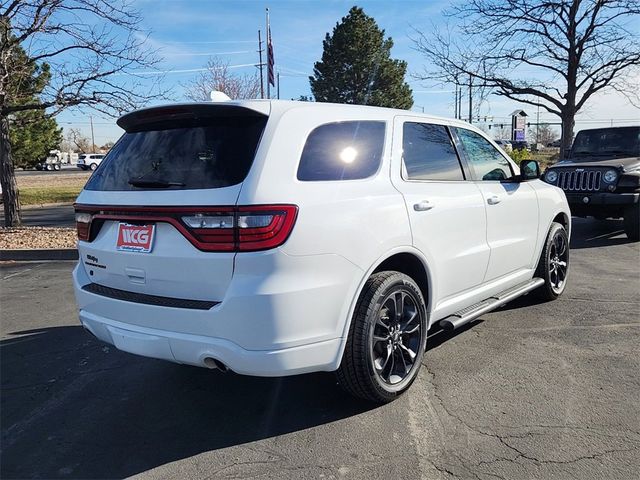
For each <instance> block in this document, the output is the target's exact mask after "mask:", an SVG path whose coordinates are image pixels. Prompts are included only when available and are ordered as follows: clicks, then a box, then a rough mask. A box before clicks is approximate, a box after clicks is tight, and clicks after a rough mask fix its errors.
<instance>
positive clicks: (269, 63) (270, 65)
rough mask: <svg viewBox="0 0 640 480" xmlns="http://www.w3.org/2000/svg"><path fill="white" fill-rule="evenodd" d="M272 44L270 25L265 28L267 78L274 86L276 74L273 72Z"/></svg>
mask: <svg viewBox="0 0 640 480" xmlns="http://www.w3.org/2000/svg"><path fill="white" fill-rule="evenodd" d="M274 63H275V60H274V58H273V44H272V43H271V27H268V30H267V78H268V81H269V83H270V84H271V85H273V86H274V87H275V86H276V75H275V73H274V68H273V66H274Z"/></svg>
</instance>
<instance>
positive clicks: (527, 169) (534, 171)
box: [520, 160, 540, 182]
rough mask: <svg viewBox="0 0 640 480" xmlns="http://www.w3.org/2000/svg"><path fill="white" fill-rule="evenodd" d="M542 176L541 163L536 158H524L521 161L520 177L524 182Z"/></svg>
mask: <svg viewBox="0 0 640 480" xmlns="http://www.w3.org/2000/svg"><path fill="white" fill-rule="evenodd" d="M536 178H540V164H539V163H538V162H537V161H535V160H523V161H521V162H520V179H521V180H522V181H523V182H526V181H527V180H535V179H536Z"/></svg>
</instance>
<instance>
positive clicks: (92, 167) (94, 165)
mask: <svg viewBox="0 0 640 480" xmlns="http://www.w3.org/2000/svg"><path fill="white" fill-rule="evenodd" d="M89 168H90V169H91V171H94V170H95V169H96V168H98V165H96V164H95V163H92V164H91V165H90V166H89Z"/></svg>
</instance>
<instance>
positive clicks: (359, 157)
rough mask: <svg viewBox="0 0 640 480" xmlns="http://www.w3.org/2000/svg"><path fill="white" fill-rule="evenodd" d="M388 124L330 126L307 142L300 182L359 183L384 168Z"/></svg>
mask: <svg viewBox="0 0 640 480" xmlns="http://www.w3.org/2000/svg"><path fill="white" fill-rule="evenodd" d="M384 135H385V123H384V122H378V121H347V122H336V123H327V124H325V125H320V126H319V127H317V128H316V129H314V130H313V131H312V132H311V133H310V134H309V137H308V138H307V141H306V143H305V145H304V149H303V151H302V156H301V158H300V165H299V166H298V180H302V181H321V180H357V179H362V178H367V177H370V176H372V175H374V174H375V173H376V172H377V171H378V168H379V167H380V162H381V160H382V150H383V147H384Z"/></svg>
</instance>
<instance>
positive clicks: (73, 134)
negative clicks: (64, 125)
mask: <svg viewBox="0 0 640 480" xmlns="http://www.w3.org/2000/svg"><path fill="white" fill-rule="evenodd" d="M67 139H68V140H69V143H70V144H71V145H73V149H74V150H77V151H78V152H79V153H87V152H95V151H96V146H95V145H93V147H92V146H91V139H90V138H89V137H86V136H85V135H83V134H82V132H81V131H80V130H78V129H77V128H70V129H69V133H68V135H67Z"/></svg>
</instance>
